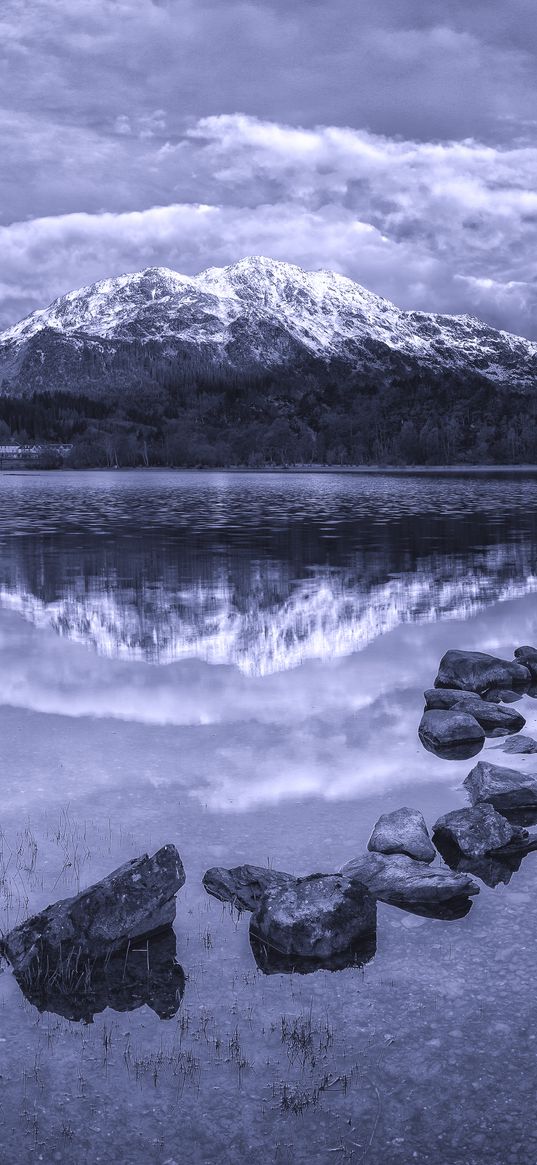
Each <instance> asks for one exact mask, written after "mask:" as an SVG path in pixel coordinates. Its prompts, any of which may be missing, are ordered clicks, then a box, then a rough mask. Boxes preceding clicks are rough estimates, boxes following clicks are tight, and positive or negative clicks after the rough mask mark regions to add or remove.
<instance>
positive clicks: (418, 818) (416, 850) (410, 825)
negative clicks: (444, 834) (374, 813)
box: [367, 807, 436, 862]
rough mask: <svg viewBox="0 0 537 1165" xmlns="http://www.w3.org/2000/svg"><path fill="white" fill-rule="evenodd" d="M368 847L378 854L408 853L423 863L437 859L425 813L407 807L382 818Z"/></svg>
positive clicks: (395, 810)
mask: <svg viewBox="0 0 537 1165" xmlns="http://www.w3.org/2000/svg"><path fill="white" fill-rule="evenodd" d="M367 848H368V850H371V851H372V852H373V853H379V854H407V856H408V857H410V858H416V859H417V861H420V862H432V861H434V859H435V857H436V851H435V848H434V845H433V843H432V841H431V839H430V837H429V832H428V830H427V826H426V824H425V818H424V816H423V813H420V811H419V809H407V808H406V807H405V808H403V809H394V811H393V812H392V813H383V814H382V816H381V817H379V819H378V821H377V824H376V825H375V828H374V829H373V832H372V834H371V837H370V838H369V841H368V843H367Z"/></svg>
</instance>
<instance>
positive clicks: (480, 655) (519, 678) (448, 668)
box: [434, 649, 531, 694]
mask: <svg viewBox="0 0 537 1165" xmlns="http://www.w3.org/2000/svg"><path fill="white" fill-rule="evenodd" d="M519 650H520V649H519ZM530 683H531V675H530V671H529V669H528V668H527V667H526V666H525V665H524V664H522V663H521V662H519V661H518V659H517V660H509V659H500V658H498V657H497V656H495V655H487V654H486V653H485V652H482V651H446V654H445V655H444V656H443V657H442V659H441V660H440V666H439V668H438V675H437V676H436V679H435V681H434V686H435V688H461V689H463V690H465V691H469V692H478V693H479V694H481V693H482V692H486V691H487V689H488V688H507V689H517V688H518V689H524V688H525V687H528V686H529V685H530Z"/></svg>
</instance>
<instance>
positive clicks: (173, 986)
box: [15, 926, 185, 1023]
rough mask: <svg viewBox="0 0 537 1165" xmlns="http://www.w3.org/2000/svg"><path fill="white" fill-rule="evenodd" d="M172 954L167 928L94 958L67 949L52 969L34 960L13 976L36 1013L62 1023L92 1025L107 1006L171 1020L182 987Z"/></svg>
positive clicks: (171, 936)
mask: <svg viewBox="0 0 537 1165" xmlns="http://www.w3.org/2000/svg"><path fill="white" fill-rule="evenodd" d="M175 956H176V937H175V932H174V930H173V928H172V927H171V926H169V927H167V928H166V930H161V931H159V932H158V933H156V934H155V933H153V934H151V935H147V936H145V937H140V938H137V939H135V940H134V941H133V942H132V943H128V944H127V945H126V946H125V947H124V948H119V949H117V950H114V951H113V953H112V954H111V955H106V956H104V957H103V956H101V957H99V958H97V959H91V958H89V957H88V956H87V955H81V954H80V952H79V953H78V956H75V955H74V953H73V951H71V953H70V955H67V956H66V957H65V958H60V959H59V960H58V961H57V962H56V964H55V966H54V967H53V968H50V967H47V966H45V965H39V964H38V962H37V960H33V961H32V963H30V965H29V966H28V967H27V968H26V969H25V970H24V971H15V978H16V980H17V983H18V984H19V987H20V989H21V991H22V992H23V994H24V995H25V996H26V998H27V999H28V1001H29V1002H30V1003H32V1004H33V1005H34V1007H37V1009H38V1011H53V1012H55V1013H56V1014H57V1015H62V1016H64V1018H65V1019H70V1020H77V1021H83V1022H84V1023H91V1022H92V1021H93V1018H94V1016H95V1015H97V1014H99V1013H100V1012H102V1011H104V1010H105V1008H106V1007H110V1008H112V1010H113V1011H134V1010H136V1009H137V1008H138V1007H142V1006H143V1005H144V1004H147V1006H148V1007H150V1008H151V1010H152V1011H154V1012H155V1013H156V1015H158V1017H159V1019H172V1018H173V1016H174V1015H175V1014H176V1013H177V1011H178V1009H179V1007H180V1005H181V1000H182V997H183V993H184V989H185V975H184V971H183V968H182V967H181V966H180V965H179V963H178V962H177V961H176V957H175Z"/></svg>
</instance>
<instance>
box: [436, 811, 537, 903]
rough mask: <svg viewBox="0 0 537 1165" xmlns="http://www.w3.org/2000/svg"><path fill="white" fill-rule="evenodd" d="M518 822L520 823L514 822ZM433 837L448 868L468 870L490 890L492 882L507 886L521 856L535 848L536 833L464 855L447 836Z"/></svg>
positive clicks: (510, 818)
mask: <svg viewBox="0 0 537 1165" xmlns="http://www.w3.org/2000/svg"><path fill="white" fill-rule="evenodd" d="M526 816H527V814H526ZM509 820H510V821H512V814H510V815H509ZM534 820H535V815H534ZM518 824H522V823H521V822H518ZM433 840H434V843H435V845H436V848H437V850H438V852H439V854H440V856H441V857H442V858H443V859H444V861H445V863H446V865H448V866H449V868H450V869H451V870H454V871H455V872H456V873H458V874H470V875H472V876H473V877H476V878H480V880H481V881H482V882H484V883H485V886H489V887H490V888H491V889H492V890H494V889H495V888H496V886H500V885H504V886H507V885H508V883H509V882H510V881H511V878H512V877H513V874H516V873H517V871H518V870H519V869H520V866H521V865H522V862H523V860H524V858H525V857H527V855H528V854H529V853H532V852H533V851H534V850H537V836H535V835H531V836H529V837H528V838H527V839H526V840H525V841H523V842H521V843H520V844H519V845H517V846H512V847H511V846H505V847H504V849H503V851H502V852H497V853H494V854H484V855H483V856H482V857H478V858H468V857H465V856H464V854H463V853H461V850H460V849H459V847H458V846H457V845H455V843H454V842H452V841H448V840H447V838H444V837H441V836H440V835H439V834H438V833H435V834H434V835H433Z"/></svg>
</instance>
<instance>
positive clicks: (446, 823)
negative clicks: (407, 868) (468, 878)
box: [433, 803, 528, 858]
mask: <svg viewBox="0 0 537 1165" xmlns="http://www.w3.org/2000/svg"><path fill="white" fill-rule="evenodd" d="M433 838H434V842H435V845H436V846H437V847H438V849H439V851H440V853H442V852H443V850H448V849H449V848H450V847H454V848H455V849H456V850H458V851H459V853H460V855H461V856H462V857H465V858H482V857H484V855H485V854H493V853H495V852H497V851H498V850H503V849H505V847H506V846H509V845H511V846H515V845H522V843H523V842H525V841H527V838H528V833H527V830H525V829H522V828H521V827H520V826H518V825H512V824H511V823H510V822H509V821H508V820H507V818H506V817H503V816H502V814H501V813H498V812H497V810H496V809H494V807H493V806H492V805H490V804H488V803H483V804H478V805H474V806H473V807H472V808H471V809H454V810H453V811H452V812H451V813H445V814H444V816H443V817H439V818H438V821H437V822H436V823H435V826H434V831H433Z"/></svg>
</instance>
